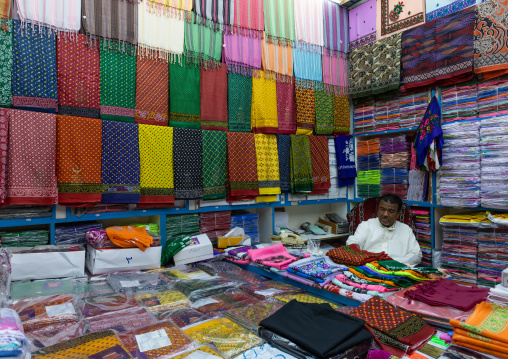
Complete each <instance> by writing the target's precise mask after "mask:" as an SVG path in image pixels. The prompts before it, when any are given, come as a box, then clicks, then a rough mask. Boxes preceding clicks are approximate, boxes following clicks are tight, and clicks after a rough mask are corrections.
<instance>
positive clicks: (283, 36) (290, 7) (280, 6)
mask: <svg viewBox="0 0 508 359" xmlns="http://www.w3.org/2000/svg"><path fill="white" fill-rule="evenodd" d="M263 1H264V8H265V9H264V10H265V11H264V15H265V36H266V39H267V41H268V42H269V43H276V44H278V45H282V46H293V42H294V41H295V19H294V0H263Z"/></svg>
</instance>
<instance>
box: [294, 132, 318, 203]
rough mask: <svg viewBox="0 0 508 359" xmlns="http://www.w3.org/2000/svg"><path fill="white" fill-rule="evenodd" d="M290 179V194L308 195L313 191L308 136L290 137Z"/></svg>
mask: <svg viewBox="0 0 508 359" xmlns="http://www.w3.org/2000/svg"><path fill="white" fill-rule="evenodd" d="M290 178H291V194H308V193H310V192H312V190H313V189H314V182H313V180H312V159H311V153H310V139H309V136H305V135H291V152H290Z"/></svg>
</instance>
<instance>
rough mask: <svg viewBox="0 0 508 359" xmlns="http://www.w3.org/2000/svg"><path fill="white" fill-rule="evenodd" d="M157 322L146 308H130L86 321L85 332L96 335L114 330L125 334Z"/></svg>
mask: <svg viewBox="0 0 508 359" xmlns="http://www.w3.org/2000/svg"><path fill="white" fill-rule="evenodd" d="M156 322H157V319H155V317H153V316H152V315H151V314H150V313H149V312H148V311H147V310H146V309H145V308H129V309H124V310H119V311H116V312H112V313H109V314H103V315H98V316H96V317H92V318H88V319H86V320H85V332H87V333H95V332H100V331H102V330H107V329H114V330H116V331H117V332H120V333H123V332H128V331H130V330H133V329H136V328H139V327H144V326H145V325H149V324H153V323H156Z"/></svg>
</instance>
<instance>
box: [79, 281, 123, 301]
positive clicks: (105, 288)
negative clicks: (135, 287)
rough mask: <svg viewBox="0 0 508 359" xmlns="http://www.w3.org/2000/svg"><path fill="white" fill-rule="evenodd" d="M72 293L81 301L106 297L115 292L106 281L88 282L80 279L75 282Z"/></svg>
mask: <svg viewBox="0 0 508 359" xmlns="http://www.w3.org/2000/svg"><path fill="white" fill-rule="evenodd" d="M72 293H73V294H74V295H75V296H76V297H77V298H80V299H83V298H94V297H104V296H106V295H113V294H115V291H114V290H113V288H111V286H110V285H109V284H108V282H106V281H88V280H81V279H78V280H76V281H74V285H73V288H72Z"/></svg>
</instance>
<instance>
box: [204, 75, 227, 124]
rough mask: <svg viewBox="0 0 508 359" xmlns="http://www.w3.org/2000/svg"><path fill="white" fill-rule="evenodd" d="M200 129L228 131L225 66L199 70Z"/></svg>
mask: <svg viewBox="0 0 508 359" xmlns="http://www.w3.org/2000/svg"><path fill="white" fill-rule="evenodd" d="M200 98H201V129H202V130H213V131H227V129H228V74H227V71H226V67H225V66H221V67H218V68H216V69H208V70H205V69H201V93H200Z"/></svg>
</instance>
